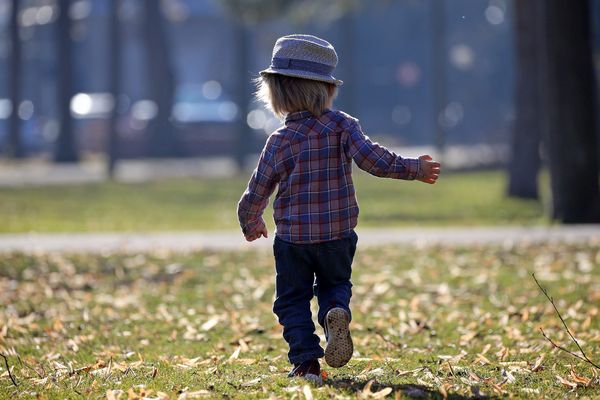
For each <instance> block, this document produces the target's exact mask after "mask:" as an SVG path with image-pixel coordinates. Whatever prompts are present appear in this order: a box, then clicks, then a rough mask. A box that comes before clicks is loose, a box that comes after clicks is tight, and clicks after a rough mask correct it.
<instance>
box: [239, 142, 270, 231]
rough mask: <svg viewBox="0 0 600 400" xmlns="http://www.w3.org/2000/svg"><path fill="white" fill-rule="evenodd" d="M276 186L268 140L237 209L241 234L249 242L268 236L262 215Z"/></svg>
mask: <svg viewBox="0 0 600 400" xmlns="http://www.w3.org/2000/svg"><path fill="white" fill-rule="evenodd" d="M276 185H277V174H276V172H275V156H274V151H273V146H272V141H271V138H269V140H267V144H266V145H265V148H264V149H263V151H262V153H261V155H260V159H259V160H258V166H257V167H256V169H255V170H254V172H253V173H252V177H251V178H250V181H249V182H248V188H247V189H246V191H245V192H244V194H243V195H242V198H241V199H240V201H239V203H238V208H237V213H238V219H239V221H240V226H241V227H242V232H243V234H244V236H245V237H246V240H247V241H249V242H252V241H254V240H256V239H258V238H260V237H261V236H264V237H267V236H268V232H267V228H266V226H265V222H264V220H263V218H262V214H263V212H264V210H265V208H266V207H267V205H268V204H269V197H270V196H271V194H272V193H273V191H274V190H275V186H276Z"/></svg>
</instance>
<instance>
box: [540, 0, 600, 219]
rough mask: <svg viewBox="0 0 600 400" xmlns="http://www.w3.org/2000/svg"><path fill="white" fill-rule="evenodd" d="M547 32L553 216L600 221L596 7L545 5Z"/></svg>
mask: <svg viewBox="0 0 600 400" xmlns="http://www.w3.org/2000/svg"><path fill="white" fill-rule="evenodd" d="M540 3H541V4H543V7H544V10H543V11H544V12H543V14H542V15H543V19H544V29H545V30H546V40H545V46H544V48H545V52H546V54H545V56H546V62H545V63H544V68H542V70H541V72H542V82H543V85H542V87H543V94H542V99H543V110H544V112H545V116H546V118H545V124H546V125H545V132H546V139H547V141H546V143H547V149H548V157H549V163H550V175H551V187H552V206H553V209H552V217H553V218H555V219H558V220H560V221H562V222H565V223H587V222H598V221H600V194H599V193H600V190H599V183H598V178H599V176H598V153H597V145H596V133H595V132H596V129H595V124H596V120H595V110H596V104H595V98H594V84H595V78H594V71H593V64H592V53H591V51H592V46H591V37H592V36H591V26H590V20H589V18H590V14H589V12H590V3H589V1H587V0H580V1H569V2H567V1H564V0H545V1H541V0H540Z"/></svg>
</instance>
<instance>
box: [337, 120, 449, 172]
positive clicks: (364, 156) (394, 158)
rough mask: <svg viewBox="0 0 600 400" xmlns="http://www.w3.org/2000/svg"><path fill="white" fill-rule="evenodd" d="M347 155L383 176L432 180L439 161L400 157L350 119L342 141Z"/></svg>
mask: <svg viewBox="0 0 600 400" xmlns="http://www.w3.org/2000/svg"><path fill="white" fill-rule="evenodd" d="M345 145H346V146H345V148H346V151H347V154H348V155H349V156H350V157H352V159H353V160H354V162H356V165H358V167H359V168H360V169H362V170H364V171H366V172H368V173H370V174H372V175H375V176H379V177H382V178H393V179H405V180H419V181H421V182H425V183H435V181H436V180H437V178H438V177H439V174H440V163H438V162H435V161H433V160H432V158H431V157H430V156H428V155H424V156H421V157H419V158H418V159H414V158H402V157H400V156H399V155H397V154H395V153H394V152H392V151H390V150H388V149H386V148H385V147H383V146H381V145H379V144H378V143H373V142H372V141H371V139H369V137H367V136H365V134H364V133H363V132H362V129H361V128H360V125H359V123H358V121H352V123H351V124H350V127H349V128H348V139H347V141H346V143H345Z"/></svg>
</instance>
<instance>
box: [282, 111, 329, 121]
mask: <svg viewBox="0 0 600 400" xmlns="http://www.w3.org/2000/svg"><path fill="white" fill-rule="evenodd" d="M329 111H330V110H329V109H328V108H326V109H325V110H324V111H323V113H326V112H329ZM312 116H313V115H312V113H311V112H310V111H306V110H304V111H295V112H292V113H289V114H288V115H287V116H286V117H285V122H286V123H288V122H291V121H297V120H300V119H305V118H309V117H312Z"/></svg>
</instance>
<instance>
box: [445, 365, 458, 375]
mask: <svg viewBox="0 0 600 400" xmlns="http://www.w3.org/2000/svg"><path fill="white" fill-rule="evenodd" d="M446 362H447V363H448V367H450V373H451V374H452V376H453V377H455V378H456V375H455V374H454V368H452V364H450V361H446Z"/></svg>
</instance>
